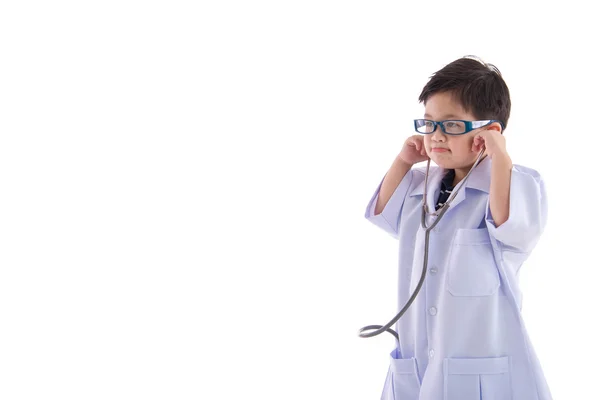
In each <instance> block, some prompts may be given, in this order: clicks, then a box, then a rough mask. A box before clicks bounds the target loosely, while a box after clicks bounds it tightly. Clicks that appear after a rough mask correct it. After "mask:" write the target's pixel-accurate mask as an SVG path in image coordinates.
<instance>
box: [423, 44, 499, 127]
mask: <svg viewBox="0 0 600 400" xmlns="http://www.w3.org/2000/svg"><path fill="white" fill-rule="evenodd" d="M442 92H449V93H451V94H452V95H453V96H454V97H455V99H456V101H458V102H459V103H460V104H461V105H462V107H463V108H464V109H465V111H467V112H468V113H471V114H473V115H474V116H475V117H476V118H477V119H497V120H499V121H501V122H502V123H503V124H504V128H506V126H507V124H508V118H509V117H510V93H509V91H508V86H506V83H505V82H504V79H503V78H502V74H500V71H499V70H498V68H496V66H495V65H493V64H489V63H485V62H483V61H482V60H481V59H479V58H478V57H475V56H464V57H462V58H459V59H458V60H456V61H453V62H451V63H450V64H448V65H446V66H445V67H444V68H442V69H440V70H439V71H437V72H436V73H434V74H433V75H431V77H430V79H429V82H427V84H426V85H425V87H424V88H423V91H422V92H421V95H420V96H419V103H423V104H427V100H429V98H430V97H431V96H433V95H434V94H436V93H442Z"/></svg>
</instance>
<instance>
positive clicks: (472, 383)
mask: <svg viewBox="0 0 600 400" xmlns="http://www.w3.org/2000/svg"><path fill="white" fill-rule="evenodd" d="M512 398H513V396H512V388H511V381H510V362H509V357H496V358H446V359H444V400H512Z"/></svg>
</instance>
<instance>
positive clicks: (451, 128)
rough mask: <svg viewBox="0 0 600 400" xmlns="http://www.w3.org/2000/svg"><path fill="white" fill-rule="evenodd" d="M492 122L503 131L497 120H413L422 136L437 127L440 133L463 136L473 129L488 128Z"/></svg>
mask: <svg viewBox="0 0 600 400" xmlns="http://www.w3.org/2000/svg"><path fill="white" fill-rule="evenodd" d="M493 122H498V123H500V125H501V126H502V129H504V124H503V123H502V122H501V121H498V120H497V119H486V120H481V121H465V120H462V119H447V120H444V121H439V122H438V121H432V120H430V119H415V130H416V131H417V132H419V133H422V134H425V135H427V134H430V133H433V132H435V130H436V129H437V126H438V125H439V126H440V127H441V128H442V131H443V132H444V133H445V134H447V135H464V134H465V133H467V132H470V131H472V130H473V129H478V128H482V127H484V126H488V125H490V124H491V123H493Z"/></svg>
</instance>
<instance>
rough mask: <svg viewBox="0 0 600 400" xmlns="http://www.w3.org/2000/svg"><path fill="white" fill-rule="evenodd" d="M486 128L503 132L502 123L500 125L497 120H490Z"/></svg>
mask: <svg viewBox="0 0 600 400" xmlns="http://www.w3.org/2000/svg"><path fill="white" fill-rule="evenodd" d="M487 129H488V130H490V131H498V132H500V133H504V132H502V125H500V123H499V122H492V123H491V124H490V125H489V126H488V127H487Z"/></svg>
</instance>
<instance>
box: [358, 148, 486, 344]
mask: <svg viewBox="0 0 600 400" xmlns="http://www.w3.org/2000/svg"><path fill="white" fill-rule="evenodd" d="M483 153H485V146H484V147H483V148H482V149H481V151H480V152H479V155H478V156H477V160H476V161H475V163H474V164H473V166H472V167H471V169H470V170H469V173H467V175H466V176H465V177H464V179H463V180H462V181H461V182H460V184H459V185H458V187H456V188H454V190H453V191H452V194H451V195H450V197H449V198H448V200H447V201H446V202H445V203H444V205H442V207H440V208H439V209H438V210H436V211H434V212H429V208H428V207H427V181H428V177H429V164H430V163H431V159H428V160H427V169H426V171H425V190H424V193H423V208H422V210H421V226H422V227H423V229H425V255H424V257H423V271H422V272H421V279H420V280H419V283H418V285H417V287H416V288H415V291H414V292H413V294H412V295H411V296H410V298H409V299H408V301H407V302H406V304H405V305H404V307H402V310H400V312H399V313H398V314H396V316H395V317H394V318H393V319H392V320H391V321H390V322H388V323H387V324H385V325H384V326H381V325H368V326H365V327H363V328H361V329H360V330H359V331H358V336H360V337H362V338H368V337H373V336H377V335H379V334H380V333H383V332H389V333H391V334H392V335H394V337H395V338H396V341H397V342H398V343H400V338H399V337H398V333H397V332H396V331H394V330H393V329H391V326H392V325H394V324H395V323H396V321H398V320H399V319H400V318H401V317H402V316H403V315H404V313H405V312H406V310H408V308H409V307H410V306H411V304H412V303H413V301H414V300H415V298H416V297H417V294H419V291H420V290H421V287H422V286H423V282H424V281H425V274H426V272H427V260H428V258H429V232H431V230H432V229H433V228H435V226H436V225H437V224H438V223H439V222H440V221H441V219H442V217H443V216H444V214H445V213H446V211H448V208H450V203H452V200H454V198H455V197H456V195H457V193H458V191H459V190H460V188H461V187H462V186H463V185H464V184H465V182H466V181H467V178H468V177H469V175H471V172H473V170H474V169H475V167H477V165H478V164H479V162H480V161H481V158H482V156H483ZM427 216H429V217H434V218H435V219H434V221H433V223H432V224H431V225H429V226H428V225H427ZM373 329H375V331H373V332H370V333H363V332H364V331H369V330H373Z"/></svg>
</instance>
